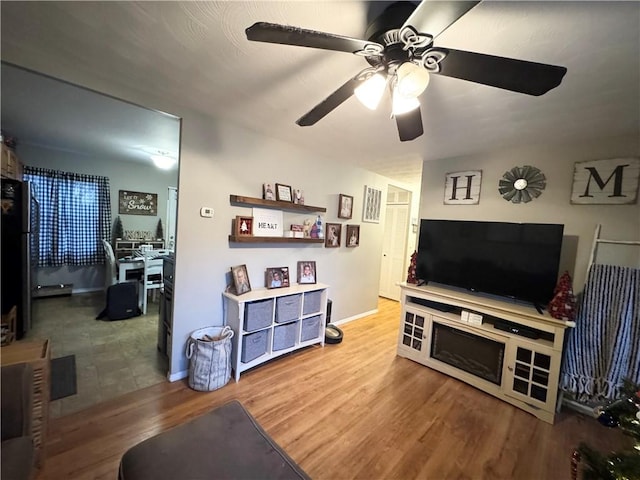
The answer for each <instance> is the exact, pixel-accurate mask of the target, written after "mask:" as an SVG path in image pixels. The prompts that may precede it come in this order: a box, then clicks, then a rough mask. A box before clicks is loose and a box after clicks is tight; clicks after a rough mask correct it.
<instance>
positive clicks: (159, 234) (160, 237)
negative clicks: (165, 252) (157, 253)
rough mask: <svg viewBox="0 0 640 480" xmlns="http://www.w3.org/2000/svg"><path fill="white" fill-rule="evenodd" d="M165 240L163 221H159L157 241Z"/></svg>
mask: <svg viewBox="0 0 640 480" xmlns="http://www.w3.org/2000/svg"><path fill="white" fill-rule="evenodd" d="M163 238H164V232H163V231H162V219H161V218H159V219H158V226H157V227H156V240H162V239H163Z"/></svg>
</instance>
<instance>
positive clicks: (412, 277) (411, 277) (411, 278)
mask: <svg viewBox="0 0 640 480" xmlns="http://www.w3.org/2000/svg"><path fill="white" fill-rule="evenodd" d="M417 262H418V252H417V251H415V252H413V254H412V255H411V262H410V263H409V271H408V272H407V283H418V279H417V278H416V263H417Z"/></svg>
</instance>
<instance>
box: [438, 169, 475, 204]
mask: <svg viewBox="0 0 640 480" xmlns="http://www.w3.org/2000/svg"><path fill="white" fill-rule="evenodd" d="M481 181H482V170H467V171H464V172H453V173H447V174H446V175H445V180H444V204H445V205H477V204H478V203H480V182H481Z"/></svg>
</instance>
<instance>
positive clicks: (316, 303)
mask: <svg viewBox="0 0 640 480" xmlns="http://www.w3.org/2000/svg"><path fill="white" fill-rule="evenodd" d="M321 303H322V291H317V292H305V294H304V302H303V304H302V314H303V315H310V314H312V313H319V312H320V310H322V308H321Z"/></svg>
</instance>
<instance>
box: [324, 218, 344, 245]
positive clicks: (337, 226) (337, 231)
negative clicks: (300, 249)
mask: <svg viewBox="0 0 640 480" xmlns="http://www.w3.org/2000/svg"><path fill="white" fill-rule="evenodd" d="M341 236H342V224H341V223H327V224H326V234H325V236H324V246H325V247H326V248H337V247H339V246H340V237H341Z"/></svg>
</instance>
